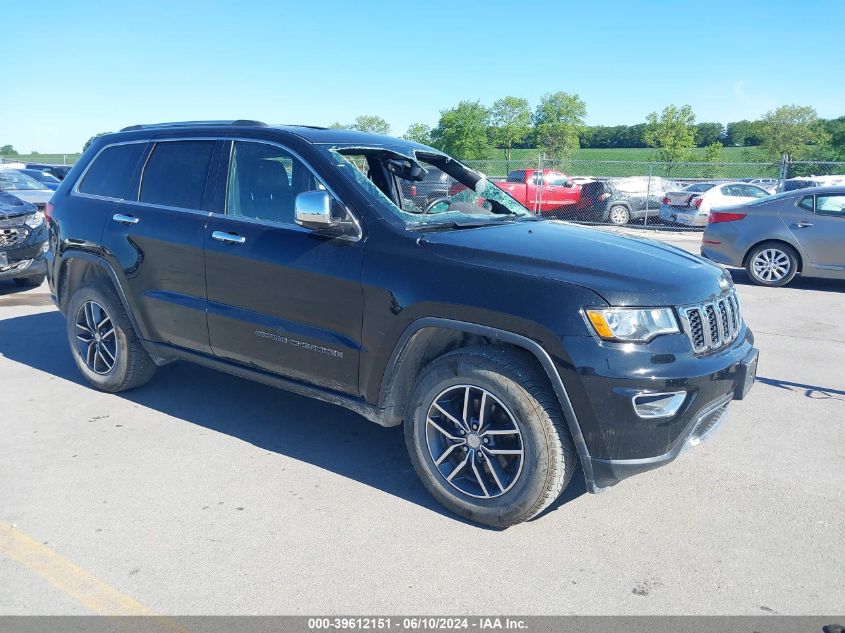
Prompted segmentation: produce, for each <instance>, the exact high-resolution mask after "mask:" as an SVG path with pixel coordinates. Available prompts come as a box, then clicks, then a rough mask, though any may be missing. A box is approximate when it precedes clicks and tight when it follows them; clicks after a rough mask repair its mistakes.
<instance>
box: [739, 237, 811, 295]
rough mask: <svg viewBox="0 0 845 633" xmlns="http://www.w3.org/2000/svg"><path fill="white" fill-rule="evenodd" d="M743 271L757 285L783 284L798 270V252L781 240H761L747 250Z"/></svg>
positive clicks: (774, 285)
mask: <svg viewBox="0 0 845 633" xmlns="http://www.w3.org/2000/svg"><path fill="white" fill-rule="evenodd" d="M767 262H769V263H770V264H771V267H769V266H768V264H767ZM745 271H746V272H747V273H748V277H749V278H750V279H751V281H753V282H754V283H755V284H757V285H758V286H768V287H770V288H777V287H779V286H785V285H786V284H788V283H789V282H790V281H792V280H793V279H794V278H795V275H796V273H797V272H798V254H797V253H796V252H795V249H794V248H792V247H791V246H789V245H788V244H784V243H783V242H763V243H762V244H758V245H757V246H755V247H754V248H752V249H751V250H750V251H749V252H748V255H747V256H746V258H745Z"/></svg>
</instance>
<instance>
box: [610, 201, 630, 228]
mask: <svg viewBox="0 0 845 633" xmlns="http://www.w3.org/2000/svg"><path fill="white" fill-rule="evenodd" d="M607 217H608V219H609V220H610V223H611V224H615V225H616V226H622V225H623V224H628V222H629V221H630V219H631V214H630V213H629V212H628V209H626V208H625V207H623V206H622V205H621V204H617V205H615V206H612V207H610V212H609V213H608V216H607Z"/></svg>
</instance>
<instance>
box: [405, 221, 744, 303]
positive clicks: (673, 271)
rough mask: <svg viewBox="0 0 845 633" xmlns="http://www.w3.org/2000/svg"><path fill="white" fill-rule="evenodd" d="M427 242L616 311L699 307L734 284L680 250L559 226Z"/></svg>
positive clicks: (465, 233)
mask: <svg viewBox="0 0 845 633" xmlns="http://www.w3.org/2000/svg"><path fill="white" fill-rule="evenodd" d="M422 243H423V244H424V245H425V246H426V247H427V248H429V249H430V250H431V251H432V252H433V253H435V254H437V255H439V256H441V257H445V258H448V259H452V260H455V261H463V262H467V263H469V264H473V265H476V266H484V267H488V268H491V269H495V270H511V271H513V272H517V273H520V274H526V275H534V276H538V277H546V278H549V279H556V280H558V281H563V282H568V283H572V284H577V285H579V286H582V287H584V288H589V289H590V290H592V291H594V292H596V293H598V294H599V295H601V296H602V297H603V298H604V299H605V300H606V301H607V302H608V303H609V304H610V305H615V306H672V305H685V304H690V303H697V302H699V301H703V300H705V299H708V298H710V297H713V296H715V295H719V294H721V293H723V292H724V291H725V289H726V282H727V280H729V279H730V278H729V276H728V274H727V273H726V272H725V271H724V270H723V269H722V268H720V267H719V266H717V265H715V264H713V263H711V262H708V261H707V260H704V259H702V258H700V257H697V256H695V255H691V254H690V253H687V252H686V251H684V250H682V249H679V248H676V247H674V246H669V245H668V244H663V243H660V242H655V241H653V240H648V239H640V238H632V237H624V236H620V235H615V234H613V233H609V232H606V231H600V230H597V229H590V228H586V227H582V226H577V225H574V224H565V223H560V222H520V223H513V224H504V225H494V226H489V227H482V228H476V229H461V230H452V231H443V232H437V233H427V234H426V235H425V236H424V238H423V240H422Z"/></svg>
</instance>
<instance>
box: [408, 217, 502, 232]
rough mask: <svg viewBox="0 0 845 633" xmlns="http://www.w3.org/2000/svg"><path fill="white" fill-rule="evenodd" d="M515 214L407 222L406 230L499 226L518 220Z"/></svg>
mask: <svg viewBox="0 0 845 633" xmlns="http://www.w3.org/2000/svg"><path fill="white" fill-rule="evenodd" d="M518 221H519V218H518V217H517V216H516V215H506V216H503V217H501V218H496V219H495V220H471V219H466V220H447V221H445V222H418V223H415V224H409V225H408V226H407V227H406V230H408V231H430V230H438V229H441V230H442V229H474V228H478V227H480V226H501V225H502V224H513V223H514V222H518Z"/></svg>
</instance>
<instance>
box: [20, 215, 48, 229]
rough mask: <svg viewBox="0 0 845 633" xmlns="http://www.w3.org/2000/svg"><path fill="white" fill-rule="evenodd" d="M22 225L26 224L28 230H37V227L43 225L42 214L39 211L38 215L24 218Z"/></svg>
mask: <svg viewBox="0 0 845 633" xmlns="http://www.w3.org/2000/svg"><path fill="white" fill-rule="evenodd" d="M24 224H26V225H27V226H28V227H30V228H33V229H37V228H38V227H39V226H41V225H42V224H44V214H43V213H41V211H39V212H38V213H33V214H32V215H28V216H26V220H24Z"/></svg>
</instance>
